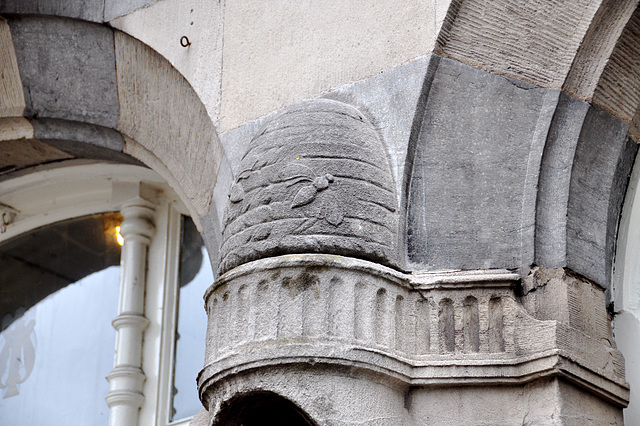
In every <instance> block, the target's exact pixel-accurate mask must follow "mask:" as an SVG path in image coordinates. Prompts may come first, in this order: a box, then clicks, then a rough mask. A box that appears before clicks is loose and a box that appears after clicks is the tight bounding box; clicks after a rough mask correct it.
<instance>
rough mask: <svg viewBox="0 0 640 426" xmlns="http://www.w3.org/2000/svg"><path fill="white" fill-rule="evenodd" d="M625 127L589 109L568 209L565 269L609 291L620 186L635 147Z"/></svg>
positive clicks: (573, 169) (598, 109)
mask: <svg viewBox="0 0 640 426" xmlns="http://www.w3.org/2000/svg"><path fill="white" fill-rule="evenodd" d="M628 129H629V125H628V124H625V123H623V122H622V121H620V120H619V119H618V118H616V117H614V116H612V115H611V114H609V113H608V112H606V111H604V110H602V109H601V108H599V107H592V108H590V109H589V112H588V113H587V116H586V117H585V121H584V126H583V128H582V131H581V133H580V139H579V140H578V142H577V147H576V152H575V157H574V159H573V166H572V170H571V182H570V189H569V203H568V208H567V266H568V267H569V268H571V269H573V270H574V271H576V272H578V273H580V274H582V275H584V276H585V277H587V278H589V279H591V280H592V281H595V282H596V283H598V284H600V285H601V286H603V287H607V286H608V285H609V283H610V280H611V262H612V260H613V253H614V245H615V235H616V231H617V227H618V219H619V216H620V208H621V206H622V199H623V197H624V188H626V184H627V182H628V176H629V173H630V172H631V165H632V164H633V161H634V159H635V153H636V152H637V149H638V147H637V144H635V143H634V142H633V141H631V140H630V139H629V138H627V136H626V135H627V132H628Z"/></svg>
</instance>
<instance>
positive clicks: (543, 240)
mask: <svg viewBox="0 0 640 426" xmlns="http://www.w3.org/2000/svg"><path fill="white" fill-rule="evenodd" d="M588 110H589V104H588V103H587V102H585V101H582V100H579V99H575V98H573V97H571V96H569V95H567V94H565V93H562V94H561V95H560V101H559V103H558V107H557V109H556V112H555V115H554V117H553V121H552V123H551V127H550V128H549V136H548V138H547V142H546V145H545V149H544V153H543V155H542V163H541V165H540V181H539V183H538V200H537V206H536V241H535V253H536V256H535V262H536V264H537V265H544V266H546V267H548V268H558V267H562V266H566V253H567V205H568V202H569V186H570V182H571V167H572V164H573V158H574V155H575V151H576V145H577V143H578V138H579V136H580V132H581V131H582V126H583V124H584V119H585V116H586V114H587V111H588Z"/></svg>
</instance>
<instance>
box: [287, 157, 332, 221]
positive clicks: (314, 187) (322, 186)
mask: <svg viewBox="0 0 640 426" xmlns="http://www.w3.org/2000/svg"><path fill="white" fill-rule="evenodd" d="M280 178H281V179H282V181H284V182H287V185H286V186H287V187H292V186H294V185H297V184H299V183H304V185H303V186H302V187H301V188H300V189H299V190H298V191H297V192H296V195H295V196H294V197H293V200H292V202H291V208H292V209H294V208H298V207H302V206H305V205H307V204H311V203H312V202H313V201H315V199H316V197H317V196H318V193H320V192H321V191H324V190H326V189H327V188H329V185H330V184H332V183H334V182H335V180H336V178H335V176H333V175H332V174H330V173H325V174H324V175H321V176H318V175H317V174H316V173H315V172H314V171H313V170H312V169H311V168H310V167H309V166H306V165H304V164H300V163H293V164H289V165H287V166H286V167H285V168H284V169H282V170H281V171H280ZM314 216H315V219H316V220H314V221H312V222H311V223H307V224H305V228H307V227H309V226H311V225H313V223H315V222H316V221H317V219H325V220H326V221H327V222H329V223H330V224H331V225H333V226H338V225H340V223H342V221H343V220H344V213H343V210H342V206H341V205H340V203H339V202H338V199H337V198H336V196H335V195H334V194H331V193H328V194H327V195H326V196H324V197H323V203H322V205H321V206H320V210H319V214H318V215H317V216H316V215H314Z"/></svg>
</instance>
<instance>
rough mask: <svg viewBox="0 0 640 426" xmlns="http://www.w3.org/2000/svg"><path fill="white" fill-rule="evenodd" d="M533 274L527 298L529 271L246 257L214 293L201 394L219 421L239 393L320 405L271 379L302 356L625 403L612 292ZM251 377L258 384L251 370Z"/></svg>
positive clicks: (329, 368) (310, 362)
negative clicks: (542, 387) (546, 387)
mask: <svg viewBox="0 0 640 426" xmlns="http://www.w3.org/2000/svg"><path fill="white" fill-rule="evenodd" d="M560 271H562V270H560ZM538 275H539V274H538ZM556 275H557V274H556ZM556 278H557V277H556ZM560 278H562V274H560ZM525 281H526V283H528V284H525V286H524V287H525V288H526V291H525V293H526V294H525V295H524V296H523V298H519V297H518V296H517V295H516V288H518V289H520V288H521V287H522V285H521V284H520V276H519V275H518V274H515V273H513V272H510V271H507V270H483V271H449V272H428V273H410V274H407V273H401V272H398V271H396V270H393V269H391V268H387V267H384V266H382V265H379V264H375V263H372V262H368V261H365V260H360V259H354V258H347V257H341V256H334V255H321V254H317V255H314V254H306V255H286V256H281V257H276V258H269V259H261V260H257V261H254V262H251V263H248V264H245V265H242V266H240V267H237V268H235V269H233V270H231V271H229V272H227V273H226V274H224V275H222V276H221V277H220V279H219V280H218V281H217V282H216V283H215V284H214V285H212V286H211V287H210V288H209V289H208V291H207V292H206V293H205V301H206V309H207V313H208V317H209V325H208V330H207V349H206V355H205V367H204V369H203V370H202V372H201V373H200V375H199V379H198V383H199V389H200V395H201V399H202V400H203V403H204V404H205V406H206V407H208V409H209V412H210V413H212V416H214V417H215V414H216V413H217V412H218V410H219V408H220V406H221V404H222V403H223V402H224V401H226V400H227V399H228V398H229V397H232V396H233V394H234V392H248V391H256V390H264V391H273V392H282V393H283V394H284V395H285V396H286V397H289V398H291V399H292V400H293V401H294V402H296V403H301V404H303V405H302V406H303V408H304V409H309V410H311V411H310V412H309V413H310V414H314V413H313V408H312V407H311V408H309V406H304V399H302V400H300V401H297V400H296V395H295V392H294V394H292V395H288V394H287V393H286V392H288V386H283V385H282V383H283V380H282V379H279V382H278V383H279V384H275V385H273V386H272V387H268V386H269V385H268V383H269V379H267V378H265V377H266V376H264V375H266V374H267V373H266V372H267V371H277V372H279V373H278V374H281V375H284V376H286V371H288V369H295V368H296V366H300V365H306V366H307V367H309V366H314V368H320V369H321V371H322V374H327V375H331V374H335V375H336V376H338V377H339V376H341V375H342V374H343V373H340V371H349V372H350V373H349V374H351V375H354V374H355V375H356V376H360V377H372V376H376V377H378V379H376V380H378V381H383V382H386V383H395V384H396V385H397V384H398V383H400V384H401V385H398V386H401V387H402V386H409V387H412V388H413V387H431V386H443V385H446V386H468V385H471V386H478V385H482V386H495V385H499V386H508V385H522V384H527V383H532V382H536V383H539V382H538V381H539V380H541V379H542V378H548V379H549V380H554V379H557V378H560V379H561V381H562V382H563V383H564V382H568V383H571V384H572V386H576V387H579V388H582V389H584V388H587V389H589V392H590V393H591V394H594V395H597V398H599V399H600V400H602V401H606V402H605V404H610V405H612V406H614V407H617V410H619V412H621V411H620V408H621V407H623V406H625V405H626V404H627V401H628V397H629V393H628V392H629V391H628V386H627V384H626V382H625V381H624V360H623V358H622V356H621V354H620V352H619V351H617V349H616V348H615V345H613V343H612V339H611V334H610V328H608V322H607V315H606V310H605V303H604V293H603V291H602V290H601V289H600V288H598V287H597V286H595V285H593V284H590V283H587V284H585V282H583V281H580V280H577V279H574V280H573V281H571V280H569V281H567V280H562V279H560V280H556V281H553V283H555V284H553V285H555V286H557V287H558V289H557V290H555V292H552V291H551V290H549V289H551V288H552V285H551V284H549V287H548V289H547V291H546V293H545V292H544V291H543V290H542V287H545V285H546V282H545V283H538V284H534V283H533V282H534V281H535V280H534V279H533V278H531V277H530V278H528V280H525ZM547 281H549V280H547ZM536 285H538V286H539V287H540V288H538V291H537V294H536V291H535V290H534V291H532V290H533V289H534V288H537V287H536ZM561 288H563V289H565V290H564V291H565V293H564V294H565V297H564V298H562V297H560V296H559V294H560V293H561ZM519 291H521V290H519ZM543 293H544V294H547V297H545V298H543V296H542V294H543ZM588 295H590V296H589V297H587V296H588ZM536 297H537V299H536ZM567 298H568V299H569V300H570V301H569V302H568V303H567V304H564V305H563V304H562V303H564V302H566V301H567ZM523 303H524V304H523ZM536 306H538V308H536ZM542 306H544V309H542V308H541V307H542ZM567 306H568V308H567ZM543 311H544V312H543ZM555 311H557V312H555ZM562 312H566V315H564V316H563V314H562ZM603 342H604V343H603ZM283 368H284V370H283ZM309 368H310V367H309ZM345 369H346V370H345ZM258 371H260V373H258ZM291 371H293V370H291ZM255 374H259V375H261V376H260V379H259V380H258V379H251V378H250V377H252V375H255ZM296 374H298V373H296ZM263 376H264V377H263ZM314 377H315V376H314ZM380 377H382V378H380ZM236 378H237V379H236ZM366 380H372V379H370V378H369V379H366ZM374 381H375V380H374ZM292 387H295V386H292ZM467 389H472V388H467ZM319 391H320V392H321V390H319ZM362 392H364V394H363V395H361V396H362V398H363V400H368V401H370V400H371V398H374V400H375V398H376V397H375V395H374V394H371V395H366V393H367V392H369V391H368V390H367V388H366V386H365V387H363V390H362ZM370 392H374V393H375V392H377V390H375V389H373V388H372V390H371V391H370ZM470 392H472V391H470ZM328 398H330V397H329V396H328ZM557 404H558V405H560V404H561V403H560V402H557ZM356 405H357V404H356ZM361 408H362V407H361ZM318 415H320V416H321V414H318ZM344 415H345V416H349V414H348V413H347V412H345V413H344ZM320 424H324V423H322V422H321V423H320ZM327 424H329V423H327ZM389 424H395V423H393V422H392V423H389ZM398 424H402V423H398Z"/></svg>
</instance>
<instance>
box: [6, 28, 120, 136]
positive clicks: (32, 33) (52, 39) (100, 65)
mask: <svg viewBox="0 0 640 426" xmlns="http://www.w3.org/2000/svg"><path fill="white" fill-rule="evenodd" d="M9 25H10V27H11V34H12V37H13V42H14V45H15V50H16V57H17V60H18V66H19V68H20V75H21V78H22V84H23V86H24V92H25V101H26V109H25V115H26V116H27V117H32V118H36V117H38V118H42V117H49V118H61V119H65V120H73V121H82V122H87V123H93V124H98V125H101V126H104V127H115V125H116V123H117V121H118V94H117V86H116V67H115V52H114V41H113V32H112V31H111V30H110V29H109V28H107V27H104V26H102V25H97V24H91V23H88V22H81V21H70V20H66V19H61V18H42V17H22V18H20V17H18V18H14V19H11V20H10V21H9Z"/></svg>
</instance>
